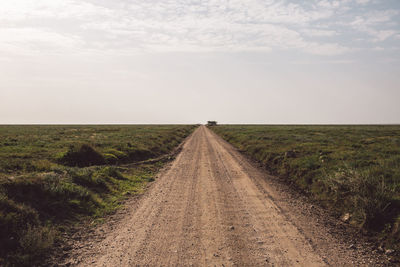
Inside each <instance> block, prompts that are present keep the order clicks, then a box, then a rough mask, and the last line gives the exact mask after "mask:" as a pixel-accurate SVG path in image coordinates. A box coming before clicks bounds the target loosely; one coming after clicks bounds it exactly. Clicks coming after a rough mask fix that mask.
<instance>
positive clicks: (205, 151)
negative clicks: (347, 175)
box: [70, 126, 379, 266]
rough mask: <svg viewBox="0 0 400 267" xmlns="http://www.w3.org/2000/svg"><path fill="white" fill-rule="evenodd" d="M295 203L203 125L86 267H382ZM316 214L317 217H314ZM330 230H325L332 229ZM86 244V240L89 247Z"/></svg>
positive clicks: (85, 254)
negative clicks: (329, 266)
mask: <svg viewBox="0 0 400 267" xmlns="http://www.w3.org/2000/svg"><path fill="white" fill-rule="evenodd" d="M315 209H316V208H314V207H313V206H311V207H310V205H309V204H304V203H303V202H302V201H301V200H298V199H296V198H293V197H291V196H290V195H289V194H288V193H287V192H286V191H285V190H283V189H282V188H280V187H279V186H278V185H276V184H274V182H273V181H272V180H271V181H268V177H266V175H265V174H264V173H263V172H261V171H259V170H258V169H257V168H255V167H254V166H253V165H252V164H251V163H249V162H248V161H247V160H246V159H245V158H244V157H243V156H242V155H240V153H238V152H237V151H236V150H235V149H234V148H232V147H231V146H230V145H229V144H227V143H226V142H225V141H223V140H222V139H221V138H219V137H218V136H216V135H215V134H214V133H212V132H211V131H210V130H208V129H207V128H206V127H204V126H201V127H200V128H199V129H197V130H196V131H195V132H194V134H193V135H192V136H191V137H190V138H189V139H188V140H187V141H186V143H185V145H184V146H183V150H182V152H181V153H180V154H179V155H178V157H177V158H176V160H175V161H174V162H173V163H172V164H171V166H169V167H168V168H167V169H166V170H164V171H163V172H161V173H160V174H159V177H158V178H157V179H156V181H155V182H154V183H153V184H152V186H151V187H150V188H149V190H148V191H147V193H146V194H144V195H143V196H142V197H141V198H140V199H139V200H136V201H135V204H134V205H132V206H129V207H127V208H126V210H125V212H124V215H123V216H121V218H120V219H119V220H118V222H115V223H114V224H112V225H105V226H104V227H106V230H102V231H105V232H106V233H105V234H104V238H103V239H102V240H101V241H99V242H86V244H83V245H82V246H80V247H83V246H85V249H81V250H79V252H75V254H73V255H72V258H73V261H71V262H70V263H72V264H73V265H80V266H324V265H336V266H337V265H342V266H343V265H353V264H354V265H364V264H366V265H374V266H376V265H379V262H377V261H376V255H374V254H373V253H372V252H371V251H369V250H368V248H363V247H360V246H359V245H358V244H357V243H356V244H355V245H354V244H353V245H352V244H350V247H349V242H351V241H349V240H347V241H346V240H345V241H341V240H337V238H336V237H335V234H334V233H331V230H329V229H330V228H329V227H325V226H326V224H327V221H326V220H325V219H324V214H323V213H321V211H319V210H315ZM311 214H313V215H311ZM324 224H325V225H324ZM83 243H85V242H83Z"/></svg>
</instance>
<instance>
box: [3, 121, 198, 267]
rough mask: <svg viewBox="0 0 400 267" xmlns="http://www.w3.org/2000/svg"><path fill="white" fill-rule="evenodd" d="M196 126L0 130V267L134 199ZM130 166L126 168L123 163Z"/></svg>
mask: <svg viewBox="0 0 400 267" xmlns="http://www.w3.org/2000/svg"><path fill="white" fill-rule="evenodd" d="M194 128H195V126H186V125H164V126H161V125H159V126H157V125H150V126H144V125H143V126H129V125H123V126H122V125H114V126H110V125H102V126H73V125H71V126H0V265H2V263H3V264H5V263H10V264H13V265H27V264H29V263H32V261H35V259H37V258H39V257H41V256H42V255H43V254H44V253H46V252H47V251H48V250H49V249H50V248H51V247H52V246H53V245H54V243H56V242H58V241H61V239H60V236H61V234H62V233H65V232H68V229H69V227H71V226H73V225H74V224H76V223H79V222H81V221H83V220H87V219H92V220H96V219H101V217H102V216H104V215H105V214H107V213H109V212H112V211H113V210H115V209H116V208H117V207H118V206H119V205H120V203H121V201H122V200H123V199H124V198H125V197H126V196H127V195H132V194H136V193H140V192H141V191H142V190H143V188H144V186H145V185H146V183H147V182H149V181H152V179H153V175H154V174H155V172H156V171H157V170H158V169H159V168H160V167H161V166H162V165H163V163H162V162H153V163H149V162H148V163H143V164H138V165H135V166H133V167H132V166H131V165H129V163H133V162H142V161H145V160H148V159H152V158H157V157H160V156H162V155H165V154H167V153H169V152H171V151H172V150H173V149H174V148H175V147H177V146H178V144H180V143H181V142H182V141H183V139H184V138H185V137H187V136H188V135H189V134H190V133H191V132H192V131H193V130H194ZM127 164H128V165H127Z"/></svg>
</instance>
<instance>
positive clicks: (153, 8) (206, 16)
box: [0, 0, 398, 55]
mask: <svg viewBox="0 0 400 267" xmlns="http://www.w3.org/2000/svg"><path fill="white" fill-rule="evenodd" d="M369 3H370V1H368V0H341V1H338V0H333V1H332V0H330V1H329V0H319V1H317V0H315V1H313V2H307V3H301V4H300V3H298V2H296V3H293V2H289V1H279V0H247V1H242V0H204V1H167V0H153V1H144V0H131V1H123V0H113V1H111V0H108V1H107V0H104V1H94V0H80V1H78V0H16V1H13V2H9V1H2V2H0V23H2V24H3V25H8V26H9V27H10V28H6V30H3V31H0V40H7V47H14V48H15V47H16V46H17V47H20V49H21V50H23V47H24V46H25V50H26V53H29V51H31V50H32V49H37V50H39V49H40V47H41V46H43V49H44V50H45V49H47V48H48V47H53V48H54V47H59V48H60V49H66V48H68V47H72V46H75V47H76V49H87V48H90V49H102V50H115V51H118V52H120V51H125V52H126V51H129V52H132V51H136V52H143V51H155V52H165V51H167V52H168V51H190V52H193V51H273V50H298V51H303V52H305V53H313V54H319V55H336V54H341V53H346V52H348V51H351V49H350V48H347V47H346V45H344V44H343V43H342V42H341V41H342V39H341V35H340V31H338V29H336V28H335V27H337V25H339V24H338V23H335V20H337V17H338V16H339V15H340V16H341V15H343V14H344V15H343V16H345V15H346V14H347V13H346V12H350V11H349V10H350V8H351V6H352V5H354V4H360V5H361V4H362V5H364V6H365V5H368V4H369ZM353 11H354V10H353ZM354 12H356V11H354ZM356 13H357V12H356ZM358 13H359V12H358ZM358 13H357V14H358ZM395 14H398V11H397V10H394V11H393V10H384V11H379V12H372V13H371V12H370V13H368V14H359V15H358V16H350V17H351V20H352V21H351V22H343V23H342V24H343V25H346V24H347V25H350V26H351V27H352V29H354V30H355V31H358V32H364V33H367V34H369V35H370V36H372V38H373V39H372V41H374V42H381V41H384V40H386V39H387V38H390V37H391V36H394V35H396V33H397V31H395V30H393V29H391V28H390V27H383V28H382V27H381V28H379V29H378V28H376V27H377V25H382V24H384V23H387V22H391V21H392V18H393V16H394V15H395ZM348 17H349V16H348ZM354 17H355V19H353V18H354ZM338 18H339V17H338ZM340 19H341V17H340ZM18 28H22V29H24V30H22V29H20V30H18ZM13 31H16V32H18V34H17V35H16V36H19V37H18V38H19V39H18V38H17V37H15V36H12V35H13ZM34 31H37V32H34ZM321 37H330V38H332V40H331V39H329V40H331V41H321V40H319V39H321ZM16 38H17V39H16ZM63 38H64V39H63ZM33 43H36V44H37V45H34V46H33V45H32V44H33ZM4 47H5V45H3V49H5V48H4Z"/></svg>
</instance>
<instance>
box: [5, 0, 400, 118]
mask: <svg viewBox="0 0 400 267" xmlns="http://www.w3.org/2000/svg"><path fill="white" fill-rule="evenodd" d="M207 120H217V121H219V122H222V123H400V1H399V0H342V1H331V0H307V1H306V0H304V1H294V0H292V1H290V0H286V1H285V0H280V1H278V0H245V1H244V0H203V1H200V0H188V1H184V0H176V1H170V0H77V1H75V0H1V1H0V123H204V122H205V121H207Z"/></svg>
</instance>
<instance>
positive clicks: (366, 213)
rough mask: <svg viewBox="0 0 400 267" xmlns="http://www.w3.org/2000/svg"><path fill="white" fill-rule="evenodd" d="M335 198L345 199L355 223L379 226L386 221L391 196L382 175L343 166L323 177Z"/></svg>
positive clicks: (340, 200) (389, 211) (391, 190)
mask: <svg viewBox="0 0 400 267" xmlns="http://www.w3.org/2000/svg"><path fill="white" fill-rule="evenodd" d="M325 183H326V185H327V187H328V188H329V190H330V192H331V193H332V194H333V196H334V199H335V201H336V202H347V205H346V206H348V207H350V208H351V209H352V210H351V211H350V212H352V213H353V219H354V222H355V223H358V224H360V225H361V226H364V227H366V228H370V229H375V230H382V229H377V228H382V227H383V226H384V224H383V223H384V222H387V221H390V220H391V218H388V217H390V216H393V214H391V210H392V209H393V207H391V205H393V204H394V203H392V202H393V201H392V200H393V198H394V196H395V192H394V190H393V188H391V187H389V186H388V185H387V183H386V181H385V178H384V177H383V176H377V175H372V173H371V171H370V170H364V171H357V170H355V169H351V168H349V167H346V168H344V169H341V170H340V171H338V172H336V173H335V174H333V175H330V176H328V177H327V179H326V180H325Z"/></svg>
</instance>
